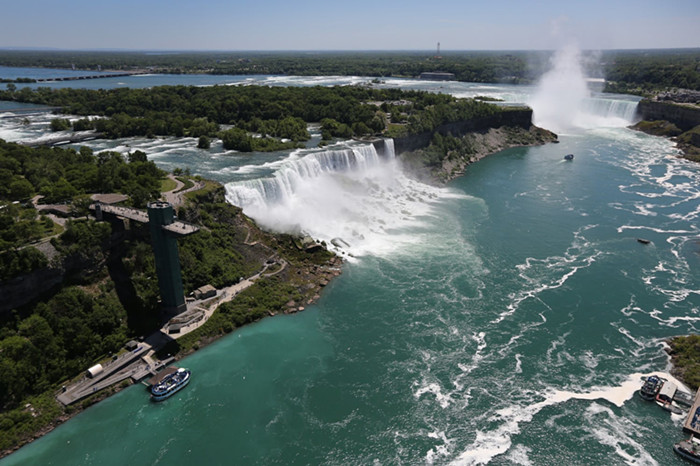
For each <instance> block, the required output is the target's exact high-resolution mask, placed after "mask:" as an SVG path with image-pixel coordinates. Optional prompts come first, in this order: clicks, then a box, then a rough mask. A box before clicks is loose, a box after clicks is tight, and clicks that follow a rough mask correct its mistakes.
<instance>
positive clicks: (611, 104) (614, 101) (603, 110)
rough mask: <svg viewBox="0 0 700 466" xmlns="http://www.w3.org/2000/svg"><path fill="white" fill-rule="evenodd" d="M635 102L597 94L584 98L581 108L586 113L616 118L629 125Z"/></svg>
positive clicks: (634, 111) (632, 116)
mask: <svg viewBox="0 0 700 466" xmlns="http://www.w3.org/2000/svg"><path fill="white" fill-rule="evenodd" d="M637 104H638V100H632V99H629V100H621V99H619V98H610V97H606V96H605V95H597V96H593V97H591V98H589V99H586V100H584V102H583V110H584V112H586V113H588V114H591V115H596V116H599V117H603V118H618V119H621V120H623V121H625V122H626V123H627V124H628V125H629V124H631V123H632V122H633V121H634V117H635V114H636V112H637Z"/></svg>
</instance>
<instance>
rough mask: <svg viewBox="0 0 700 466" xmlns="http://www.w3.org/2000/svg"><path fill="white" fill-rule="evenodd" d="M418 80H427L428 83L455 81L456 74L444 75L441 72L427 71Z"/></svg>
mask: <svg viewBox="0 0 700 466" xmlns="http://www.w3.org/2000/svg"><path fill="white" fill-rule="evenodd" d="M418 79H425V80H426V81H454V80H455V75H454V73H443V72H441V71H426V72H423V73H421V74H420V76H419V77H418Z"/></svg>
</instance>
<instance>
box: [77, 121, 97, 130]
mask: <svg viewBox="0 0 700 466" xmlns="http://www.w3.org/2000/svg"><path fill="white" fill-rule="evenodd" d="M92 129H95V122H94V121H92V120H90V119H89V118H81V119H80V120H75V121H74V122H73V131H90V130H92Z"/></svg>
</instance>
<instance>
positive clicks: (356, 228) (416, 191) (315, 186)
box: [226, 139, 452, 256]
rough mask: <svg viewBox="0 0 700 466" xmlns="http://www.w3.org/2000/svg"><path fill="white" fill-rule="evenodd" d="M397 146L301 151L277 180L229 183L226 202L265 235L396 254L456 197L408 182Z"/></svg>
mask: <svg viewBox="0 0 700 466" xmlns="http://www.w3.org/2000/svg"><path fill="white" fill-rule="evenodd" d="M393 143H394V141H393V140H391V139H387V140H384V144H383V145H381V144H378V143H375V144H377V145H378V146H379V149H377V148H376V147H375V145H374V144H357V143H350V144H349V145H346V146H344V147H338V148H337V149H330V150H322V151H319V150H316V151H306V150H305V151H301V152H297V153H294V154H292V155H290V157H289V158H288V159H286V160H285V161H284V162H282V163H281V164H278V165H276V170H275V172H274V173H273V174H272V175H271V176H268V177H264V178H259V179H250V180H240V181H235V182H231V183H228V184H227V185H226V191H227V196H226V197H227V199H228V201H229V202H231V203H232V204H235V205H238V206H240V207H242V208H243V211H244V212H245V214H246V215H248V216H250V217H252V218H253V219H254V220H255V221H256V222H257V223H258V224H259V225H261V226H262V227H264V228H266V229H269V230H273V231H279V232H287V233H295V234H305V235H310V236H311V237H313V238H316V239H319V240H324V241H326V243H327V244H328V245H329V247H333V248H334V249H336V250H337V251H339V252H341V253H347V254H352V255H353V256H362V255H365V254H373V255H377V254H380V255H381V254H391V253H392V252H393V251H395V250H396V249H397V248H400V247H401V245H405V244H407V243H410V244H413V243H414V242H416V241H420V237H419V235H416V234H415V233H412V234H410V235H406V234H404V233H403V232H405V231H412V232H415V230H416V228H418V227H419V225H421V224H422V222H423V221H424V219H425V218H426V216H427V215H430V212H431V211H432V206H433V204H434V203H435V202H438V201H439V199H441V198H443V197H445V196H448V195H452V194H451V193H450V192H449V191H448V190H445V189H443V188H436V187H432V186H428V185H424V184H422V183H420V182H418V181H416V180H413V179H411V178H408V177H406V175H405V174H404V173H403V171H402V170H401V167H400V164H399V163H398V160H396V157H395V152H394V144H393ZM336 238H340V239H342V241H333V240H334V239H336ZM331 245H333V246H331ZM339 245H342V250H341V249H340V248H341V246H339Z"/></svg>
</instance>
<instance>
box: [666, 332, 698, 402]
mask: <svg viewBox="0 0 700 466" xmlns="http://www.w3.org/2000/svg"><path fill="white" fill-rule="evenodd" d="M669 344H670V346H671V351H670V353H671V358H672V360H673V365H674V372H677V373H678V374H679V375H680V376H681V379H682V380H683V382H685V383H686V385H688V386H689V387H690V388H691V389H693V390H697V389H698V387H700V335H689V336H684V337H675V338H673V339H671V341H669Z"/></svg>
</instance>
